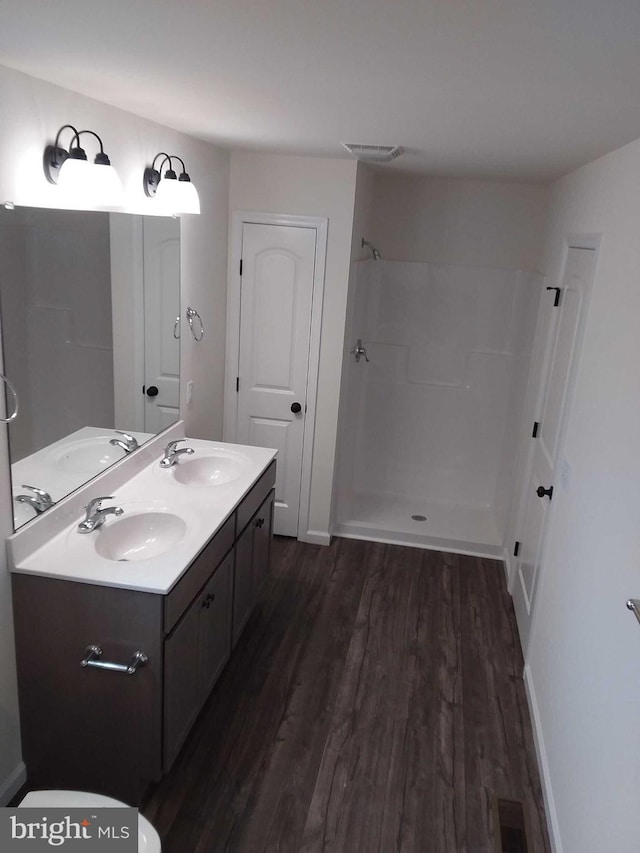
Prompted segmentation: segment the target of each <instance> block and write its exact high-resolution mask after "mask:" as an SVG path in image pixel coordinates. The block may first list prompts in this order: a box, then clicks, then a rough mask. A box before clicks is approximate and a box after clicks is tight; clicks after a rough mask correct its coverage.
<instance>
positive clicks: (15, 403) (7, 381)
mask: <svg viewBox="0 0 640 853" xmlns="http://www.w3.org/2000/svg"><path fill="white" fill-rule="evenodd" d="M0 379H1V380H2V381H3V382H4V384H5V385H6V386H7V388H8V389H9V391H11V393H12V395H13V412H11V414H10V415H9V417H7V418H0V423H3V424H10V423H11V421H15V419H16V418H17V417H18V392H17V391H16V389H15V388H14V387H13V382H12V381H11V380H10V379H9V377H8V376H5V375H4V373H0Z"/></svg>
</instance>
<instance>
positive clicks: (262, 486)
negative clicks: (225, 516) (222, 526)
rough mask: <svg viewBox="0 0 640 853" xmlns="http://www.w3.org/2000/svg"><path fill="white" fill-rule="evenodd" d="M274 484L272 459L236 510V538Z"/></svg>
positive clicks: (274, 471) (274, 466)
mask: <svg viewBox="0 0 640 853" xmlns="http://www.w3.org/2000/svg"><path fill="white" fill-rule="evenodd" d="M275 482H276V461H275V459H274V460H273V462H272V463H271V464H270V465H269V467H268V468H267V470H266V471H265V472H264V474H263V475H262V477H260V479H259V480H258V482H257V483H256V484H255V486H254V487H253V488H252V489H251V491H250V492H249V494H248V495H247V496H246V498H245V499H244V500H243V501H242V503H241V504H240V506H239V507H238V509H237V512H236V517H237V526H236V537H238V536H239V535H240V534H241V533H242V531H243V530H244V529H245V527H246V526H247V524H248V523H249V522H250V521H251V518H252V516H253V515H254V514H255V513H256V512H257V511H258V509H260V506H261V504H262V502H263V501H264V499H265V498H266V496H267V495H268V494H269V492H270V491H271V489H272V488H273V487H274V485H275Z"/></svg>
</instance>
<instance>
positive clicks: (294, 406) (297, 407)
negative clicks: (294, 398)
mask: <svg viewBox="0 0 640 853" xmlns="http://www.w3.org/2000/svg"><path fill="white" fill-rule="evenodd" d="M291 411H292V412H293V414H294V415H297V414H299V413H300V412H301V411H302V406H301V405H300V403H292V404H291Z"/></svg>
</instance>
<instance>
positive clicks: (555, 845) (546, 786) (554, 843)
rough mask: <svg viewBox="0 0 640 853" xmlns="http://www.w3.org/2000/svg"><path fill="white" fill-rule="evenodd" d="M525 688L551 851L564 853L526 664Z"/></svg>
mask: <svg viewBox="0 0 640 853" xmlns="http://www.w3.org/2000/svg"><path fill="white" fill-rule="evenodd" d="M523 676H524V686H525V690H526V692H527V703H528V705H529V713H530V714H531V721H532V723H533V742H534V744H535V748H536V756H537V758H538V767H539V768H540V774H541V776H542V780H541V781H542V796H543V798H544V808H545V812H546V815H547V829H548V830H549V840H550V841H551V849H552V850H553V853H563V850H562V842H561V840H560V826H559V825H558V813H557V812H556V806H555V801H554V799H553V789H552V786H551V774H550V772H549V762H548V761H547V751H546V749H545V745H544V736H543V733H542V722H541V720H540V711H539V709H538V703H537V701H536V690H535V686H534V683H533V676H532V674H531V667H530V666H529V664H528V663H527V664H525V667H524V673H523Z"/></svg>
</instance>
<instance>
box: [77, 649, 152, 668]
mask: <svg viewBox="0 0 640 853" xmlns="http://www.w3.org/2000/svg"><path fill="white" fill-rule="evenodd" d="M84 655H85V656H84V658H83V659H82V660H81V661H80V666H83V667H85V666H92V667H95V668H96V669H110V670H111V671H112V672H124V673H125V675H135V673H136V670H137V669H138V668H139V667H141V666H144V665H145V663H147V662H148V660H149V658H148V657H147V656H146V655H145V654H144V652H135V653H134V655H133V657H132V658H131V663H129V664H126V663H113V662H112V661H108V660H100V658H101V657H102V649H101V648H100V646H87V648H86V649H85V653H84Z"/></svg>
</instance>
